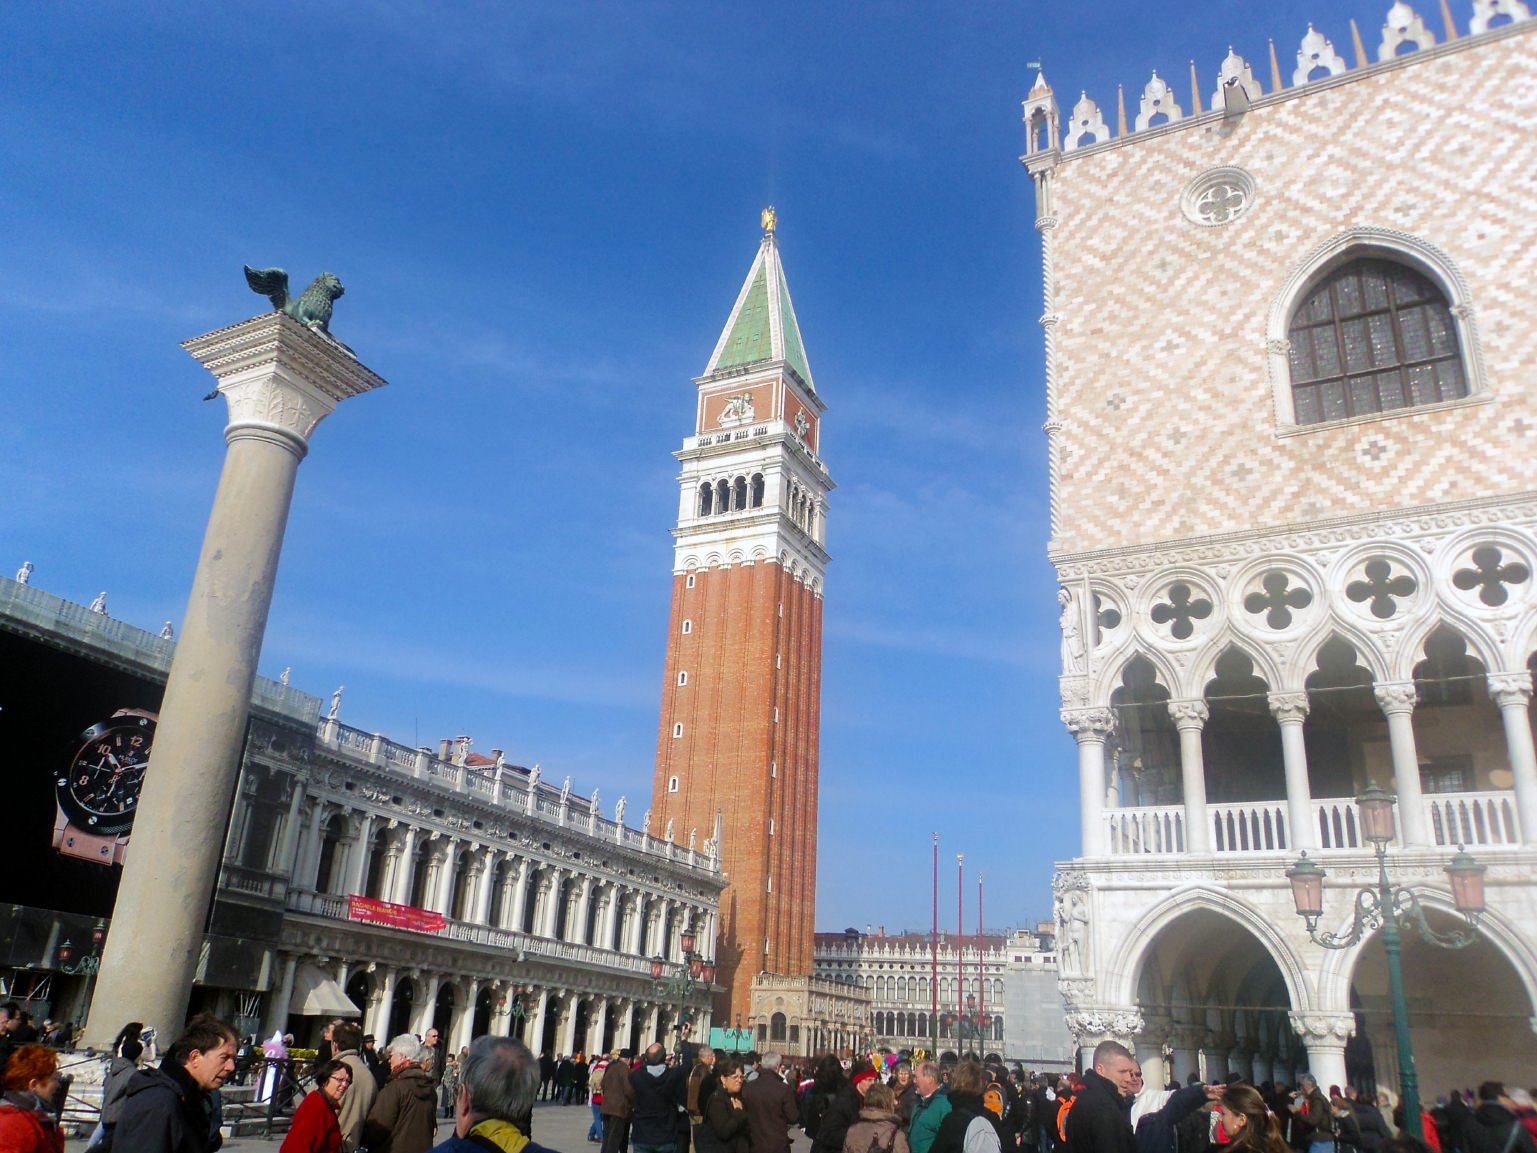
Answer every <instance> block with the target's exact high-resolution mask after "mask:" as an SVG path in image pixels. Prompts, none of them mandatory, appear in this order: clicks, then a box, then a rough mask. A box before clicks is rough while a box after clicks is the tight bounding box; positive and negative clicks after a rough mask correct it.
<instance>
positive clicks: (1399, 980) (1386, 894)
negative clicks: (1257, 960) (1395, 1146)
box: [1286, 785, 1486, 1138]
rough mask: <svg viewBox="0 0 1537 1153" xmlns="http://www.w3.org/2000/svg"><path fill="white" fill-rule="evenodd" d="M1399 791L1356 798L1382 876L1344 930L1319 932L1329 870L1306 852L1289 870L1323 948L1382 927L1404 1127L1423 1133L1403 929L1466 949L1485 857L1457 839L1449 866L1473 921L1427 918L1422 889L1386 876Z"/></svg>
mask: <svg viewBox="0 0 1537 1153" xmlns="http://www.w3.org/2000/svg"><path fill="white" fill-rule="evenodd" d="M1394 803H1395V802H1394V798H1393V797H1392V796H1390V795H1389V794H1388V793H1386V792H1385V791H1383V790H1382V789H1380V788H1378V787H1377V786H1376V785H1369V786H1367V788H1366V789H1365V791H1364V792H1362V793H1361V795H1360V796H1359V797H1357V798H1356V809H1357V812H1358V814H1359V824H1360V829H1361V835H1362V837H1364V838H1365V839H1366V840H1368V841H1370V842H1371V843H1372V846H1373V848H1374V850H1375V851H1376V854H1377V883H1376V885H1375V886H1373V885H1366V886H1363V887H1362V888H1361V889H1359V890H1358V891H1357V892H1356V907H1355V916H1354V918H1353V920H1352V921H1351V925H1350V928H1349V929H1348V930H1347V931H1346V932H1344V933H1320V932H1319V931H1318V922H1319V920H1320V919H1321V918H1322V917H1323V912H1324V901H1323V889H1324V877H1325V876H1327V874H1326V873H1325V872H1324V871H1323V870H1322V869H1320V868H1319V867H1318V865H1317V864H1316V863H1315V862H1313V861H1311V860H1309V859H1308V855H1307V854H1306V853H1303V854H1302V857H1301V859H1300V860H1299V861H1298V862H1297V863H1296V864H1295V865H1293V866H1292V867H1291V868H1290V869H1288V870H1286V879H1287V880H1288V881H1290V882H1291V888H1292V900H1293V902H1294V903H1295V904H1296V906H1297V915H1298V916H1299V917H1301V918H1302V919H1303V920H1304V921H1305V922H1306V923H1307V929H1308V937H1309V938H1310V939H1311V940H1312V941H1313V943H1314V944H1316V945H1321V946H1322V947H1323V948H1325V949H1348V948H1351V947H1352V946H1354V945H1356V944H1359V943H1360V941H1361V939H1362V938H1363V937H1365V936H1366V935H1367V934H1368V933H1371V932H1375V931H1376V930H1378V929H1381V930H1382V951H1383V953H1385V954H1386V956H1387V961H1388V991H1389V994H1390V995H1391V998H1392V1004H1393V1035H1394V1039H1395V1040H1396V1041H1397V1045H1398V1073H1399V1088H1400V1089H1401V1090H1402V1094H1403V1101H1404V1128H1405V1129H1406V1130H1408V1132H1409V1133H1410V1134H1411V1135H1412V1136H1414V1137H1416V1138H1423V1136H1424V1134H1423V1131H1422V1129H1421V1125H1420V1080H1419V1074H1418V1073H1416V1072H1415V1068H1414V1048H1413V1046H1412V1044H1411V1043H1410V1037H1409V1004H1408V1002H1407V1001H1406V1000H1405V998H1404V977H1403V967H1402V964H1401V962H1400V957H1399V954H1400V951H1401V943H1402V937H1401V934H1402V933H1403V932H1406V931H1408V930H1410V929H1412V930H1414V931H1415V932H1416V933H1418V934H1419V935H1420V936H1421V937H1423V938H1424V939H1425V940H1426V941H1427V942H1429V943H1430V944H1432V945H1437V946H1439V947H1441V948H1443V949H1465V948H1467V947H1468V946H1469V945H1471V944H1472V943H1473V942H1474V941H1476V940H1478V919H1479V917H1480V916H1482V915H1483V912H1484V873H1485V871H1486V868H1485V866H1483V865H1480V864H1479V863H1478V862H1477V861H1475V860H1474V859H1473V858H1472V857H1471V856H1469V855H1468V853H1467V852H1466V851H1465V850H1464V849H1463V847H1462V846H1461V845H1459V846H1457V855H1456V856H1455V857H1453V858H1452V861H1451V864H1449V865H1447V866H1446V875H1447V879H1448V880H1449V881H1450V883H1451V890H1452V904H1453V906H1454V907H1455V908H1456V910H1457V911H1458V912H1459V913H1461V914H1462V915H1463V917H1464V918H1465V919H1466V920H1467V923H1468V929H1467V930H1462V929H1457V930H1454V931H1452V932H1450V933H1438V932H1436V931H1435V930H1434V929H1432V928H1431V927H1430V923H1429V922H1428V921H1426V919H1425V910H1424V908H1423V907H1422V906H1421V905H1420V899H1419V897H1418V896H1417V895H1416V894H1415V893H1414V892H1413V891H1412V890H1410V889H1406V888H1403V887H1402V886H1398V885H1394V884H1393V882H1392V881H1391V880H1389V879H1388V863H1387V847H1388V844H1389V843H1390V842H1391V841H1392V840H1393V837H1394V824H1393V805H1394Z"/></svg>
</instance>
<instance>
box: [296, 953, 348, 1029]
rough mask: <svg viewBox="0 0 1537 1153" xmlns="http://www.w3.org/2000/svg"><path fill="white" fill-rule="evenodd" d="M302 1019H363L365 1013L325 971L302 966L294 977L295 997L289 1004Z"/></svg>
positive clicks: (316, 967)
mask: <svg viewBox="0 0 1537 1153" xmlns="http://www.w3.org/2000/svg"><path fill="white" fill-rule="evenodd" d="M289 1003H290V1004H291V1005H295V1006H297V1008H296V1009H294V1012H295V1013H297V1014H298V1015H299V1016H301V1017H361V1016H362V1015H363V1012H362V1010H361V1009H359V1008H358V1007H357V1006H356V1005H354V1004H353V1003H352V1002H351V1001H350V1000H349V999H348V997H347V994H346V993H344V992H343V991H342V987H341V986H340V985H338V984H337V983H336V981H335V980H334V979H333V978H332V977H331V975H330V974H329V973H327V972H326V971H325V970H324V969H321V968H319V967H318V966H315V965H301V966H300V967H299V971H298V973H296V974H295V975H294V995H293V1000H292V1001H291V1002H289Z"/></svg>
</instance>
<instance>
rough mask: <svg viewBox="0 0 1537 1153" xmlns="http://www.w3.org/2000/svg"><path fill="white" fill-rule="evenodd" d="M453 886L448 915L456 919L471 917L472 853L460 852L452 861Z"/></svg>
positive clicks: (449, 896) (449, 898) (464, 919)
mask: <svg viewBox="0 0 1537 1153" xmlns="http://www.w3.org/2000/svg"><path fill="white" fill-rule="evenodd" d="M451 865H452V868H453V870H454V883H453V888H452V890H451V891H450V892H449V895H448V915H449V916H450V917H452V918H454V920H456V921H467V920H469V919H470V854H469V853H460V854H459V855H458V857H456V858H454V859H453V860H452V862H451Z"/></svg>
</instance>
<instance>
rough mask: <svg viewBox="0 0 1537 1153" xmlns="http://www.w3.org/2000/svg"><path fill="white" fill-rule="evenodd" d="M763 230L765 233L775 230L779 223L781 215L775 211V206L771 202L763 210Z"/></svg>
mask: <svg viewBox="0 0 1537 1153" xmlns="http://www.w3.org/2000/svg"><path fill="white" fill-rule="evenodd" d="M762 220H763V232H764V234H765V235H767V234H769V233H771V232H773V231H774V229H775V228H776V227H777V226H778V224H779V216H778V215H777V214H776V213H775V212H774V206H773V205H772V204H770V205H769V206H768V207H767V208H765V209H764V210H763V215H762Z"/></svg>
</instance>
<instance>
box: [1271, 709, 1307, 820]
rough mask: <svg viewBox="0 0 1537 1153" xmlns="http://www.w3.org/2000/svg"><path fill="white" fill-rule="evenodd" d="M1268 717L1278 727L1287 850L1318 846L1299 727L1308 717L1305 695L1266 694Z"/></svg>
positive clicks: (1305, 748)
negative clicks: (1284, 784) (1279, 729)
mask: <svg viewBox="0 0 1537 1153" xmlns="http://www.w3.org/2000/svg"><path fill="white" fill-rule="evenodd" d="M1269 702H1270V715H1271V716H1273V717H1275V719H1276V724H1278V725H1280V726H1281V761H1282V764H1283V765H1284V766H1285V770H1286V825H1287V832H1288V833H1290V834H1291V835H1290V842H1291V843H1290V844H1289V845H1288V846H1287V847H1288V848H1291V849H1311V848H1313V847H1314V846H1316V845H1317V844H1318V833H1317V831H1316V830H1315V829H1314V828H1313V795H1312V790H1311V788H1310V786H1309V784H1308V753H1307V742H1306V741H1305V740H1304V737H1303V731H1302V725H1303V722H1305V721H1306V720H1307V717H1308V695H1307V693H1305V692H1303V693H1271V694H1269Z"/></svg>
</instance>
